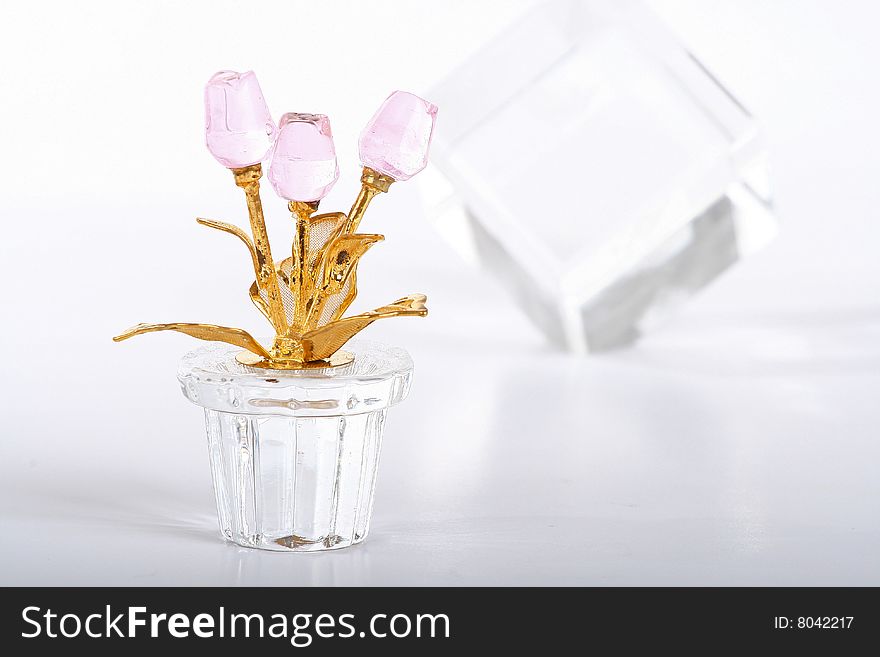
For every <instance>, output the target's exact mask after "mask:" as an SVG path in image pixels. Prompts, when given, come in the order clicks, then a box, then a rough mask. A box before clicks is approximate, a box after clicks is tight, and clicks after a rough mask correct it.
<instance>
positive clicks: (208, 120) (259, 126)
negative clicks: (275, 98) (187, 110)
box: [205, 71, 278, 169]
mask: <svg viewBox="0 0 880 657" xmlns="http://www.w3.org/2000/svg"><path fill="white" fill-rule="evenodd" d="M277 132H278V130H277V129H276V128H275V122H274V121H272V115H271V114H269V108H268V107H266V101H265V100H263V92H262V90H260V83H259V82H257V76H256V75H254V72H253V71H247V72H246V73H236V72H235V71H220V72H219V73H215V74H214V76H213V77H212V78H211V79H210V80H208V84H207V85H205V136H206V138H207V143H208V150H209V151H211V155H213V156H214V158H215V159H216V160H217V161H218V162H219V163H220V164H222V165H223V166H225V167H227V168H230V169H236V168H239V167H246V166H250V165H251V164H257V163H258V162H262V161H263V160H264V159H266V155H267V154H268V153H269V150H270V149H271V148H272V142H274V141H275V135H276V134H277Z"/></svg>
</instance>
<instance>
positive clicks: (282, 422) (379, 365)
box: [178, 341, 412, 551]
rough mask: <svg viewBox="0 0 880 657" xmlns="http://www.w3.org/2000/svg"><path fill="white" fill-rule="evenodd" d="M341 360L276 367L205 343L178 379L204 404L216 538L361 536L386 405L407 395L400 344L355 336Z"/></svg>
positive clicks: (300, 543) (303, 547) (286, 540)
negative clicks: (330, 364) (311, 366)
mask: <svg viewBox="0 0 880 657" xmlns="http://www.w3.org/2000/svg"><path fill="white" fill-rule="evenodd" d="M345 349H346V350H347V351H350V352H352V353H353V354H354V355H355V360H354V362H352V363H351V364H349V365H344V366H341V367H335V368H326V369H320V370H303V371H280V370H266V369H260V368H255V367H249V366H246V365H242V364H240V363H239V362H238V361H236V360H235V356H236V354H237V353H238V352H239V351H241V350H240V349H237V348H235V347H230V346H228V345H220V344H212V345H210V346H207V347H203V348H201V349H198V350H196V351H193V352H191V353H189V354H187V355H186V356H185V357H184V358H183V359H182V361H181V363H180V368H179V371H178V379H179V380H180V383H181V388H182V390H183V393H184V395H186V397H187V398H188V399H189V400H190V401H192V402H193V403H195V404H197V405H199V406H201V407H203V408H204V409H205V425H206V428H207V435H208V454H209V458H210V463H211V474H212V478H213V484H214V493H215V497H216V501H217V514H218V518H219V523H220V531H221V533H222V535H223V536H224V537H225V538H226V539H227V540H229V541H232V542H234V543H237V544H238V545H241V546H244V547H251V548H260V549H265V550H278V551H314V550H328V549H336V548H343V547H347V546H349V545H354V544H355V543H359V542H361V541H362V540H364V538H365V537H366V536H367V533H368V532H369V529H370V516H371V514H372V509H373V491H374V488H375V484H376V473H377V469H378V465H379V451H380V448H381V444H382V431H383V428H384V426H385V416H386V412H387V409H388V408H389V407H390V406H392V405H394V404H396V403H398V402H400V401H402V400H403V399H404V398H405V397H406V395H407V393H408V392H409V386H410V381H411V377H412V360H411V359H410V357H409V355H408V354H407V353H406V351H404V350H403V349H399V348H396V347H389V346H386V345H381V344H378V343H373V342H366V341H352V342H350V343H349V344H348V345H346V347H345Z"/></svg>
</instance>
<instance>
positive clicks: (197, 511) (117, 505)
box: [0, 473, 220, 542]
mask: <svg viewBox="0 0 880 657" xmlns="http://www.w3.org/2000/svg"><path fill="white" fill-rule="evenodd" d="M0 496H2V497H3V499H6V500H15V504H11V505H9V506H5V505H4V508H3V510H2V515H3V516H4V517H7V518H11V517H14V516H23V517H25V518H29V519H34V520H39V522H40V525H42V526H46V527H51V526H52V525H58V526H68V525H72V524H75V525H77V526H78V527H79V528H80V529H84V528H93V529H95V530H97V531H109V530H111V529H112V530H114V531H115V530H120V531H139V532H145V533H148V534H154V535H155V534H161V535H166V536H169V537H174V538H179V539H186V540H193V541H200V542H207V541H210V542H217V541H219V540H220V538H219V537H218V533H217V519H216V516H215V515H214V513H213V508H211V507H209V506H203V505H201V504H198V503H197V501H195V500H193V499H188V495H187V491H185V490H169V489H165V488H161V487H158V486H157V485H156V483H155V482H148V481H143V480H141V481H138V480H134V479H132V478H126V479H125V480H119V479H118V478H114V477H108V476H107V475H106V474H104V473H95V474H92V475H85V474H71V475H69V476H67V477H66V478H64V479H60V478H55V477H48V476H46V475H45V474H41V475H40V476H31V477H27V478H15V477H7V478H4V480H3V481H2V482H0Z"/></svg>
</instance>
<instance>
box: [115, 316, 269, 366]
mask: <svg viewBox="0 0 880 657" xmlns="http://www.w3.org/2000/svg"><path fill="white" fill-rule="evenodd" d="M153 331H177V332H178V333H185V334H186V335H191V336H192V337H194V338H198V339H199V340H209V341H214V342H225V343H227V344H231V345H235V346H236V347H241V348H242V349H247V350H248V351H250V352H252V353H255V354H257V355H258V356H262V357H263V358H269V352H268V351H266V349H264V348H263V346H262V345H261V344H260V343H259V342H257V341H256V340H255V339H254V337H253V336H252V335H251V334H250V333H248V332H247V331H245V330H244V329H240V328H230V327H228V326H217V325H216V324H186V323H174V324H137V325H136V326H132V327H131V328H130V329H127V330H125V331H123V332H122V333H120V334H119V335H117V336H116V337H114V338H113V342H122V341H123V340H128V338H131V337H134V336H135V335H141V334H142V333H152V332H153Z"/></svg>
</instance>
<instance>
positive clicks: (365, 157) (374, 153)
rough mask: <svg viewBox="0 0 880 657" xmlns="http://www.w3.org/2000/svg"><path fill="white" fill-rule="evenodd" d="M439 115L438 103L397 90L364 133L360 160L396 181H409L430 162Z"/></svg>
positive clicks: (360, 146) (360, 145)
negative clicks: (435, 123)
mask: <svg viewBox="0 0 880 657" xmlns="http://www.w3.org/2000/svg"><path fill="white" fill-rule="evenodd" d="M436 118H437V106H436V105H432V104H431V103H429V102H428V101H426V100H423V99H421V98H419V97H418V96H416V95H415V94H411V93H408V92H406V91H395V92H394V93H393V94H391V95H390V96H388V98H386V99H385V102H384V103H382V106H381V107H380V108H379V111H378V112H376V114H375V115H374V116H373V118H372V119H370V122H369V123H368V124H367V127H366V128H364V131H363V132H362V133H361V138H360V142H359V144H358V146H359V149H360V155H361V162H362V163H363V164H364V166H368V167H370V168H371V169H375V170H376V171H378V172H380V173H384V174H385V175H387V176H391V177H392V178H394V179H395V180H409V179H410V178H412V177H413V176H414V175H416V174H417V173H418V172H419V171H421V170H422V169H424V168H425V166H426V165H427V164H428V149H429V147H430V146H431V135H432V134H433V133H434V121H435V120H436Z"/></svg>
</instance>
